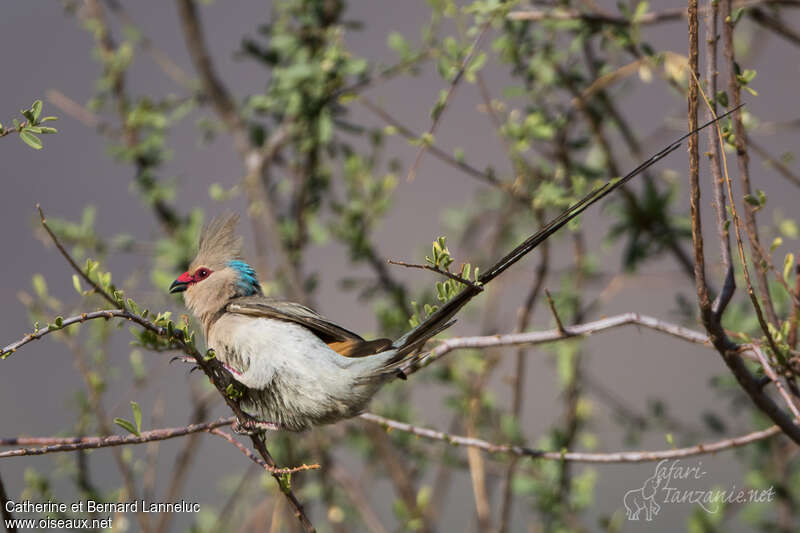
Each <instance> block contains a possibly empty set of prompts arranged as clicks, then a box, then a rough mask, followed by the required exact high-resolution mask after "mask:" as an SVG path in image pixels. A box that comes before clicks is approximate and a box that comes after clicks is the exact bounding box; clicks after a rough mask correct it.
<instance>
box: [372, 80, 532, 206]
mask: <svg viewBox="0 0 800 533" xmlns="http://www.w3.org/2000/svg"><path fill="white" fill-rule="evenodd" d="M358 102H359V103H360V104H361V105H363V106H364V107H365V108H367V109H368V110H369V111H372V113H374V114H375V115H377V116H378V117H379V118H380V119H381V120H383V121H384V122H386V123H387V124H388V125H390V126H392V127H393V128H394V129H396V130H397V132H398V133H399V134H400V135H402V136H403V137H405V138H406V139H407V140H414V139H417V138H418V135H416V134H415V133H414V132H413V131H411V129H410V128H408V127H406V126H404V125H403V124H401V123H400V122H399V121H398V120H397V119H396V118H394V117H393V116H392V115H390V114H389V113H387V112H386V110H385V109H383V108H381V107H379V106H378V105H376V104H375V103H373V102H372V101H371V100H369V99H368V98H366V97H365V96H361V97H359V99H358ZM428 151H429V152H430V153H431V155H433V156H434V157H436V158H438V159H439V160H440V161H443V162H444V163H447V164H448V165H450V166H452V167H454V168H457V169H458V170H460V171H462V172H464V173H465V174H467V175H468V176H470V177H472V178H475V179H477V180H479V181H482V182H483V183H486V184H488V185H491V186H492V187H497V188H499V189H500V190H503V191H506V192H508V193H509V194H512V195H514V194H515V193H514V189H513V187H511V185H510V184H508V183H505V182H503V181H501V180H500V179H498V178H497V176H495V175H494V174H493V173H491V172H484V171H482V170H479V169H477V168H476V167H474V166H471V165H469V164H467V163H465V162H464V161H459V160H458V159H456V158H455V157H453V156H452V155H450V154H449V153H448V152H446V151H444V150H442V149H441V148H439V147H438V146H436V145H435V144H430V145H429V146H428ZM517 195H519V194H518V193H517ZM519 199H520V201H524V202H525V203H526V204H527V203H528V202H529V199H528V198H527V196H526V197H524V198H523V197H520V198H519Z"/></svg>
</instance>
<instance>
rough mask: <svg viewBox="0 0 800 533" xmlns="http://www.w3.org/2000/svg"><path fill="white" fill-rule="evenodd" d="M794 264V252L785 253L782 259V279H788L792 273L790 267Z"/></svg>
mask: <svg viewBox="0 0 800 533" xmlns="http://www.w3.org/2000/svg"><path fill="white" fill-rule="evenodd" d="M793 266H794V254H792V253H789V254H786V257H785V258H784V260H783V279H785V280H786V281H787V282H788V281H790V280H789V276H791V275H792V267H793Z"/></svg>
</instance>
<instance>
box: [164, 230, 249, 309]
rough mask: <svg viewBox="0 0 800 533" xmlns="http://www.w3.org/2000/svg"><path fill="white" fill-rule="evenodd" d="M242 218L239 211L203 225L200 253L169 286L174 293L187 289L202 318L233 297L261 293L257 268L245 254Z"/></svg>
mask: <svg viewBox="0 0 800 533" xmlns="http://www.w3.org/2000/svg"><path fill="white" fill-rule="evenodd" d="M238 221H239V217H238V216H236V215H225V216H222V217H218V218H215V219H214V220H212V221H211V222H210V223H209V224H208V225H207V226H206V227H205V228H203V231H202V233H201V234H200V243H199V245H198V251H197V257H195V258H194V261H192V263H191V265H189V270H187V271H186V272H184V273H183V274H181V275H180V276H178V279H176V280H175V281H173V282H172V285H170V287H169V292H171V293H176V292H183V293H184V300H185V302H186V306H187V307H188V308H189V309H190V310H191V311H192V312H193V313H194V314H195V316H197V317H198V318H201V319H202V318H203V317H205V316H208V315H210V314H213V313H216V312H217V311H218V310H219V309H220V308H221V307H222V306H224V305H225V303H227V302H228V300H230V299H231V298H236V297H239V296H252V295H254V294H261V286H260V285H259V283H258V278H257V277H256V272H255V270H254V269H253V267H251V266H250V265H248V264H247V263H245V262H244V261H243V260H242V258H241V257H242V239H241V237H239V236H237V235H236V224H237V222H238Z"/></svg>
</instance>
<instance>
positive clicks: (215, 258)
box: [190, 213, 243, 270]
mask: <svg viewBox="0 0 800 533" xmlns="http://www.w3.org/2000/svg"><path fill="white" fill-rule="evenodd" d="M238 224H239V215H236V214H233V213H228V214H225V215H222V216H219V217H217V218H215V219H213V220H212V221H211V222H209V223H208V224H206V225H205V227H203V230H202V231H201V232H200V241H199V243H198V246H197V256H196V257H195V259H194V261H192V264H191V266H190V270H194V268H197V267H199V266H202V265H205V266H208V267H210V268H212V269H214V270H219V269H220V268H223V267H224V266H225V265H226V264H227V263H228V262H229V261H232V260H234V259H241V258H242V242H243V241H242V238H241V237H240V236H238V235H237V234H236V226H237V225H238ZM192 267H194V268H192ZM215 267H216V268H215Z"/></svg>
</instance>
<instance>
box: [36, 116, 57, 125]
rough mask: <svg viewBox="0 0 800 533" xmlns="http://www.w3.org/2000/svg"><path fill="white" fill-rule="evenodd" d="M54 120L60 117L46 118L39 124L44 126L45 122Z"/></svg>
mask: <svg viewBox="0 0 800 533" xmlns="http://www.w3.org/2000/svg"><path fill="white" fill-rule="evenodd" d="M54 120H58V117H44V118H43V119H42V120H40V121H39V124H44V123H45V122H52V121H54Z"/></svg>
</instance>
